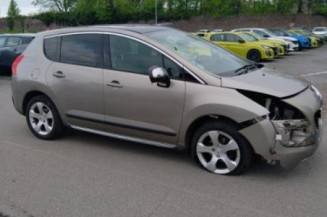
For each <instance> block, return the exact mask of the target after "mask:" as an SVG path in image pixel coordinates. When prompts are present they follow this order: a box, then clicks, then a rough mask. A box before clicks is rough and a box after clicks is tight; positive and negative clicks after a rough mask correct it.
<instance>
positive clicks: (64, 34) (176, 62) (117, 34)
mask: <svg viewBox="0 0 327 217" xmlns="http://www.w3.org/2000/svg"><path fill="white" fill-rule="evenodd" d="M81 34H104V35H115V36H121V37H125V38H129V39H132V40H135V41H138V42H140V43H142V44H145V45H147V46H149V47H151V48H153V49H155V50H156V51H158V52H159V53H161V54H163V55H165V56H166V57H167V58H169V59H170V60H171V61H173V62H174V63H175V64H177V65H178V66H179V67H181V68H182V69H184V70H185V71H186V72H187V73H189V74H190V75H191V76H192V77H193V78H195V79H196V80H197V81H198V82H200V83H201V84H206V82H205V81H203V80H202V79H201V78H200V77H199V76H197V75H196V74H194V73H193V72H192V71H191V70H190V69H188V68H187V67H186V66H184V65H182V64H181V63H179V62H178V61H177V60H175V59H174V58H173V57H171V56H170V55H169V54H167V53H166V52H164V51H162V50H160V49H159V48H157V47H155V46H154V45H152V44H150V43H148V42H145V41H142V40H141V39H138V38H135V37H133V36H129V35H125V34H122V33H115V32H96V31H82V32H71V33H59V34H56V35H50V36H45V37H44V38H43V39H48V38H54V37H62V36H68V35H81Z"/></svg>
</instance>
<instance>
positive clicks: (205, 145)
mask: <svg viewBox="0 0 327 217" xmlns="http://www.w3.org/2000/svg"><path fill="white" fill-rule="evenodd" d="M192 155H193V157H194V158H195V160H196V161H198V162H199V163H200V164H201V166H202V167H203V168H205V169H206V170H208V171H210V172H212V173H216V174H222V175H236V174H239V173H241V172H242V171H244V170H245V169H246V168H247V167H248V166H249V165H250V164H251V162H252V158H253V151H252V148H251V146H250V145H249V144H248V142H247V141H246V139H245V138H244V137H243V136H242V135H241V134H239V133H238V130H237V127H235V126H234V125H233V124H231V123H229V122H225V121H224V122H218V121H212V122H208V123H205V124H204V125H203V126H201V127H200V128H199V129H198V130H197V131H196V133H195V135H194V137H193V139H192Z"/></svg>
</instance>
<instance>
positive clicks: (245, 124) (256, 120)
mask: <svg viewBox="0 0 327 217" xmlns="http://www.w3.org/2000/svg"><path fill="white" fill-rule="evenodd" d="M267 118H268V116H267V115H263V116H260V117H257V118H254V119H251V120H248V121H243V122H241V123H239V125H240V126H241V130H242V129H244V128H247V127H250V126H252V125H254V124H256V123H259V122H260V121H263V120H265V119H267Z"/></svg>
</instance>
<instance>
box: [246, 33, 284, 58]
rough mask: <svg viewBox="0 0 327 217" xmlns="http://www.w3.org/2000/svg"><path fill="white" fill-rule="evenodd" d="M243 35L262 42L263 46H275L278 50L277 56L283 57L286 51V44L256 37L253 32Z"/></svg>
mask: <svg viewBox="0 0 327 217" xmlns="http://www.w3.org/2000/svg"><path fill="white" fill-rule="evenodd" d="M244 34H247V35H250V36H252V37H253V38H254V39H255V40H257V41H260V42H263V43H265V44H269V45H270V46H276V47H277V48H278V56H284V55H285V54H286V51H287V49H286V48H287V44H286V43H285V42H282V41H277V40H273V39H267V38H264V37H261V36H260V35H257V34H256V33H254V32H244Z"/></svg>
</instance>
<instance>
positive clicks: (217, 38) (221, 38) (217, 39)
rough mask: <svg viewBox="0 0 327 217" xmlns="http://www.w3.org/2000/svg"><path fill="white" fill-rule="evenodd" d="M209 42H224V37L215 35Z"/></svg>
mask: <svg viewBox="0 0 327 217" xmlns="http://www.w3.org/2000/svg"><path fill="white" fill-rule="evenodd" d="M210 40H211V41H224V35H223V34H215V35H212V36H211V37H210Z"/></svg>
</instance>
